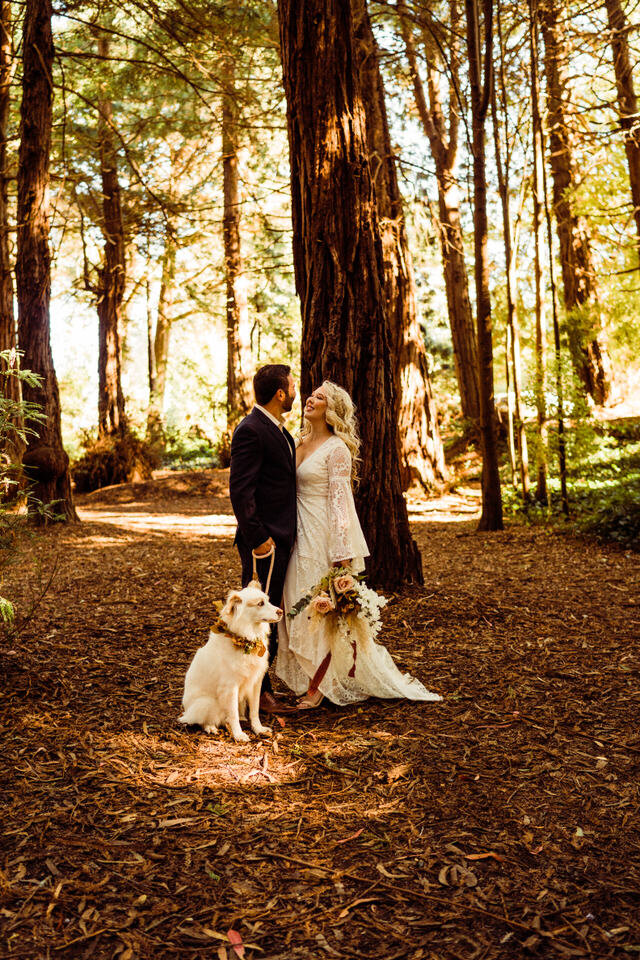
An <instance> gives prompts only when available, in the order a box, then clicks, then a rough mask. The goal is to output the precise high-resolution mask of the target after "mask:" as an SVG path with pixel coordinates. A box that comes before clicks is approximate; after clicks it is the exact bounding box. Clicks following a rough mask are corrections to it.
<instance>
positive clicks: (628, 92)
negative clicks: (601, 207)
mask: <svg viewBox="0 0 640 960" xmlns="http://www.w3.org/2000/svg"><path fill="white" fill-rule="evenodd" d="M605 4H606V7H607V17H608V19H609V28H610V30H611V49H612V52H613V69H614V71H615V75H616V87H617V89H618V109H619V111H620V126H621V127H622V129H623V130H624V148H625V151H626V154H627V165H628V167H629V181H630V183H631V200H632V202H633V215H634V217H635V221H636V230H637V233H638V253H639V255H640V116H639V115H638V101H637V99H636V91H635V89H634V86H633V73H632V70H633V67H632V65H631V59H630V57H629V41H628V39H627V37H628V32H629V26H628V24H627V20H626V17H625V15H624V12H623V10H622V6H621V4H620V0H605Z"/></svg>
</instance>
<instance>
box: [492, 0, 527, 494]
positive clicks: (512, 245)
mask: <svg viewBox="0 0 640 960" xmlns="http://www.w3.org/2000/svg"><path fill="white" fill-rule="evenodd" d="M501 14H502V11H501V9H500V5H499V4H498V9H497V17H496V19H497V27H498V42H499V50H500V74H499V76H500V109H501V112H502V116H503V125H504V162H503V158H502V145H501V142H500V139H501V135H500V122H499V117H498V98H497V92H496V86H497V84H496V83H495V82H494V83H493V85H492V93H491V109H492V114H493V138H494V146H495V158H496V174H497V178H498V191H499V193H500V201H501V206H502V234H503V238H504V258H505V266H506V274H507V276H506V279H507V349H506V357H505V364H506V373H507V395H508V398H509V399H508V402H509V448H510V453H511V463H512V472H513V474H515V469H516V465H515V459H516V457H515V451H514V449H513V448H514V438H513V434H514V433H515V434H516V437H517V447H518V451H517V452H518V464H519V469H520V481H521V483H522V499H523V500H524V502H525V503H527V502H528V501H529V454H528V449H527V435H526V433H525V429H524V420H523V417H522V396H521V381H522V374H521V364H520V329H519V323H518V316H517V303H516V301H517V283H518V280H517V273H516V257H517V250H518V238H517V231H516V233H515V236H514V231H513V227H512V218H511V196H510V193H511V189H510V175H511V149H512V147H511V142H510V137H509V126H508V124H509V111H508V98H507V87H506V79H505V71H506V67H505V44H504V39H503V35H502V16H501ZM525 176H526V175H525V174H524V173H523V184H522V199H523V201H524V190H525V186H526V179H525ZM510 368H511V372H512V374H513V403H512V399H511V394H512V391H511V389H510V379H511V377H510ZM514 483H515V480H514Z"/></svg>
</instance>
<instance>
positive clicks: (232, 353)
mask: <svg viewBox="0 0 640 960" xmlns="http://www.w3.org/2000/svg"><path fill="white" fill-rule="evenodd" d="M234 81H235V75H234V68H233V64H232V63H231V62H230V61H227V63H226V69H225V82H226V89H225V92H224V95H223V98H222V172H223V186H224V217H223V234H224V265H225V280H226V286H227V429H228V430H230V431H231V430H232V429H233V428H234V426H235V425H236V424H237V422H238V421H239V420H241V419H242V417H244V416H246V414H247V413H248V412H249V410H250V409H251V407H252V403H253V399H252V391H251V379H250V377H249V370H250V368H251V347H250V326H249V303H248V300H247V282H246V277H245V275H244V270H243V265H242V251H241V246H240V188H239V183H238V141H237V137H238V107H237V101H236V91H235V82H234Z"/></svg>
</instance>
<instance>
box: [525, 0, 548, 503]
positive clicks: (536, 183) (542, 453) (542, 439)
mask: <svg viewBox="0 0 640 960" xmlns="http://www.w3.org/2000/svg"><path fill="white" fill-rule="evenodd" d="M529 61H530V72H531V114H532V135H533V240H534V258H535V259H534V286H535V295H536V376H535V397H536V429H537V436H536V500H537V501H538V503H541V504H544V505H547V504H548V503H549V490H548V486H547V442H548V441H547V401H546V389H547V359H546V357H547V320H546V310H545V304H544V296H543V289H542V250H543V247H544V232H543V231H544V223H543V215H544V209H545V203H546V198H545V194H544V144H543V136H542V117H541V115H540V77H539V70H538V21H537V3H536V0H529Z"/></svg>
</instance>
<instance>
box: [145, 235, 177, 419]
mask: <svg viewBox="0 0 640 960" xmlns="http://www.w3.org/2000/svg"><path fill="white" fill-rule="evenodd" d="M175 276H176V243H175V240H174V238H173V236H172V234H171V231H170V230H169V229H168V230H167V231H166V234H165V242H164V253H163V255H162V275H161V277H160V296H159V297H158V314H157V318H156V327H155V333H154V335H153V341H152V342H150V343H149V350H150V355H149V414H148V418H147V430H148V432H149V434H150V435H151V436H157V435H159V434H161V433H162V430H163V423H164V398H165V392H166V387H167V366H168V363H169V343H170V340H171V326H172V324H173V320H174V317H173V302H174V297H175ZM149 326H150V324H149Z"/></svg>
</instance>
